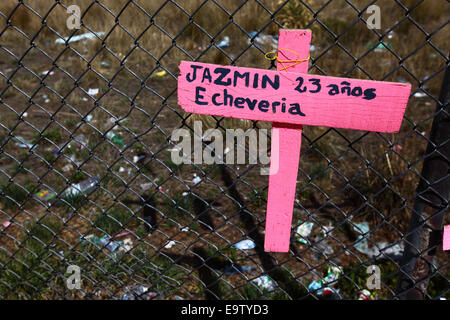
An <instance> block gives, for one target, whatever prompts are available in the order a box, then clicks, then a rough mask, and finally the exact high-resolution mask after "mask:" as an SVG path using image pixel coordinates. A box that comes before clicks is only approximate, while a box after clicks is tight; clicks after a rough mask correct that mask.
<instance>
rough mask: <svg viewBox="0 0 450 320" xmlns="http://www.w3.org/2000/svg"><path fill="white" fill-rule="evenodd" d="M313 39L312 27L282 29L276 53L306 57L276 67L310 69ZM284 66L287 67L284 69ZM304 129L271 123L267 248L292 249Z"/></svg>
mask: <svg viewBox="0 0 450 320" xmlns="http://www.w3.org/2000/svg"><path fill="white" fill-rule="evenodd" d="M310 43H311V31H310V30H280V34H279V38H278V53H277V56H278V57H279V59H280V60H296V59H299V58H298V57H300V60H306V61H303V62H300V63H298V64H295V63H292V62H288V63H283V64H282V63H280V62H278V63H277V70H278V71H280V72H300V73H307V72H308V61H309V60H308V59H306V58H308V57H309V48H310ZM283 49H284V50H283ZM297 56H298V57H297ZM289 63H290V64H291V65H289ZM284 68H287V69H286V70H282V69H284ZM302 130H303V126H302V125H297V124H288V123H279V122H273V124H272V144H271V150H272V152H271V153H272V154H271V159H270V176H269V190H268V194H267V214H266V232H265V241H264V250H265V251H271V252H288V251H289V242H290V235H291V226H292V212H293V208H294V200H295V190H296V184H297V176H298V165H299V160H300V148H301V144H302ZM275 152H278V156H274V153H275ZM277 161H278V162H277Z"/></svg>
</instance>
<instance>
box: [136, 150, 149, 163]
mask: <svg viewBox="0 0 450 320" xmlns="http://www.w3.org/2000/svg"><path fill="white" fill-rule="evenodd" d="M145 158H147V154H146V153H145V152H140V153H138V154H137V155H136V156H133V162H134V163H138V162H142V161H143V160H144V159H145Z"/></svg>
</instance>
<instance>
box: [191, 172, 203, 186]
mask: <svg viewBox="0 0 450 320" xmlns="http://www.w3.org/2000/svg"><path fill="white" fill-rule="evenodd" d="M201 181H202V179H201V178H200V177H198V176H197V174H195V173H194V179H192V182H193V183H194V184H197V183H200V182H201Z"/></svg>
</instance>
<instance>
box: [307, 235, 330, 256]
mask: <svg viewBox="0 0 450 320" xmlns="http://www.w3.org/2000/svg"><path fill="white" fill-rule="evenodd" d="M312 248H314V249H316V250H317V251H319V252H318V254H317V255H316V259H318V258H319V254H323V255H331V254H333V253H334V250H333V248H332V247H330V245H328V244H327V242H326V240H325V238H323V237H320V236H316V237H315V238H314V243H313V245H312Z"/></svg>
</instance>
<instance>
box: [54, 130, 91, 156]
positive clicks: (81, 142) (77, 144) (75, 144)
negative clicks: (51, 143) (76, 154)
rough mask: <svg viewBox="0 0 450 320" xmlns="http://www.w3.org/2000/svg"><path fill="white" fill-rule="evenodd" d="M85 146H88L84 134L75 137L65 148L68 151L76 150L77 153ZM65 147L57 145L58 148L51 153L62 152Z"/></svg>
mask: <svg viewBox="0 0 450 320" xmlns="http://www.w3.org/2000/svg"><path fill="white" fill-rule="evenodd" d="M87 144H88V139H87V138H86V137H85V135H84V134H82V133H81V134H79V135H77V136H76V137H75V138H74V139H73V140H72V141H70V142H69V143H68V144H67V146H66V148H67V149H69V150H71V149H76V150H78V151H79V150H83V149H84V147H85V146H86V145H87ZM65 145H66V144H65V143H64V144H61V145H59V146H58V148H57V149H55V150H54V151H53V152H54V153H56V154H58V153H60V152H61V151H62V149H64V146H65Z"/></svg>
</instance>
